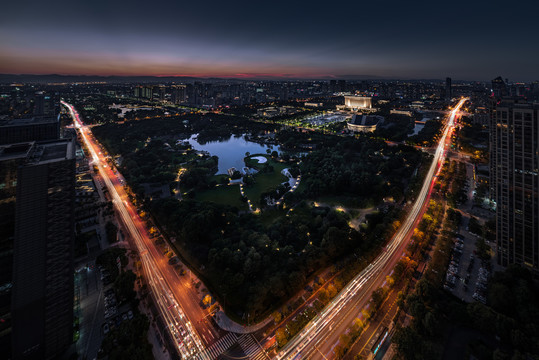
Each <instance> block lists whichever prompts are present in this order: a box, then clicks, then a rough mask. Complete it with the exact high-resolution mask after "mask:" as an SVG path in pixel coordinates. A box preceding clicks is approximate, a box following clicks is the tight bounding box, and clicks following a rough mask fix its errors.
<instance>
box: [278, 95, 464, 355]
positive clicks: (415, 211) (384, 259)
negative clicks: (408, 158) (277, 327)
mask: <svg viewBox="0 0 539 360" xmlns="http://www.w3.org/2000/svg"><path fill="white" fill-rule="evenodd" d="M467 100H468V99H466V98H463V99H461V100H460V101H459V102H458V104H457V106H455V108H454V109H453V110H452V111H451V113H450V115H449V119H448V121H447V124H446V125H445V128H444V130H443V136H442V137H441V138H440V141H439V142H438V146H437V148H436V152H435V154H434V158H433V160H432V163H431V166H430V168H429V171H428V173H427V175H426V177H425V181H424V183H423V186H422V188H421V191H420V192H419V195H418V197H417V199H416V201H415V203H414V205H413V207H412V209H411V210H410V213H409V214H408V216H407V217H406V220H405V221H404V223H403V224H402V225H401V227H400V228H399V229H398V230H397V232H396V233H395V235H394V236H393V238H392V239H391V241H390V244H389V245H388V246H387V247H386V249H387V251H385V252H383V253H382V254H380V255H379V256H378V257H377V258H376V259H375V260H374V261H373V262H372V263H371V264H369V266H367V267H366V268H365V269H364V270H363V271H361V272H360V273H359V274H358V275H357V276H356V277H355V278H354V279H353V280H352V281H350V282H349V283H348V284H347V285H346V287H345V288H344V289H342V290H341V292H340V293H339V294H338V295H337V296H336V297H335V298H334V299H333V300H332V301H331V302H330V303H329V304H328V305H327V306H326V307H325V308H324V309H323V310H322V312H321V313H320V314H318V315H317V316H316V317H315V318H314V319H313V320H311V321H310V322H309V323H308V324H307V325H306V326H305V328H304V329H303V330H302V331H301V332H300V333H299V334H298V335H296V336H295V337H294V338H293V339H292V340H291V341H290V342H289V343H288V344H287V345H286V346H285V347H284V348H283V349H282V350H281V351H280V352H279V353H278V354H277V359H301V358H303V357H305V358H307V357H309V353H310V352H311V351H312V350H313V349H315V348H316V347H317V346H318V344H319V343H320V342H322V341H323V340H325V338H326V337H327V336H329V335H330V334H331V332H332V329H333V325H334V319H335V317H336V316H337V315H338V314H340V313H341V312H342V311H343V309H344V312H345V313H346V315H348V314H349V313H350V312H351V310H352V309H351V308H350V309H348V310H346V309H345V307H347V306H348V305H356V303H357V302H359V301H358V300H357V299H355V295H357V294H358V293H359V291H360V290H362V288H363V287H364V286H365V284H367V283H368V282H369V280H372V281H375V280H376V279H378V278H379V276H383V277H385V274H384V273H383V271H382V270H383V268H384V266H385V265H387V264H388V263H389V262H390V261H391V260H392V259H395V258H400V257H401V254H400V251H399V252H397V249H400V246H401V245H402V244H403V241H404V240H405V239H406V238H407V236H408V235H409V234H410V232H411V231H413V230H414V228H415V224H416V222H418V221H419V217H420V215H421V212H422V211H421V210H422V209H423V207H424V206H425V205H426V203H427V202H428V200H429V198H430V194H431V191H432V188H433V187H434V184H435V182H436V176H437V175H438V174H439V173H440V170H441V168H442V166H443V163H444V161H445V157H446V152H447V151H446V147H447V140H448V139H450V138H451V134H452V132H453V129H454V126H455V118H456V116H457V114H458V111H459V109H460V108H461V107H462V105H463V104H464V103H465V102H466V101H467ZM375 275H378V277H377V276H375ZM342 321H344V319H342V320H341V321H340V322H339V323H341V322H342Z"/></svg>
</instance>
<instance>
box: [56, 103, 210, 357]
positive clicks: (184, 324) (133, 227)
mask: <svg viewBox="0 0 539 360" xmlns="http://www.w3.org/2000/svg"><path fill="white" fill-rule="evenodd" d="M61 103H62V105H64V106H65V107H66V108H67V109H68V110H69V112H70V114H71V117H72V118H73V121H74V122H75V128H76V129H77V130H78V131H79V133H80V135H81V137H82V139H83V140H84V143H85V144H86V147H87V148H88V151H89V152H90V155H91V157H92V160H93V164H94V165H96V166H97V168H98V170H99V173H100V175H101V177H102V179H103V180H104V182H105V185H106V187H107V189H108V191H109V193H110V195H111V197H112V201H113V204H114V206H115V207H116V210H117V211H118V213H119V215H120V217H121V219H122V221H123V223H124V225H125V227H126V228H127V229H128V230H129V233H130V235H131V237H132V239H133V240H134V242H135V245H136V247H137V250H138V253H139V255H140V261H141V264H142V267H143V269H144V273H145V274H146V276H147V280H148V283H149V285H150V289H151V291H152V293H153V296H154V299H155V302H156V305H157V307H158V310H159V312H160V314H161V316H162V317H163V320H164V322H165V323H166V324H167V330H168V331H169V333H170V336H171V339H172V340H173V342H174V346H175V347H176V349H177V351H178V353H179V354H181V356H182V358H185V359H206V358H207V357H206V356H205V355H203V354H204V346H203V344H202V341H201V339H200V337H199V336H198V334H197V332H196V330H195V329H194V327H193V325H192V323H191V321H189V319H188V318H187V316H186V315H185V314H184V312H183V310H182V308H181V306H180V305H179V303H178V301H177V300H176V298H175V297H174V295H173V293H172V291H171V287H170V284H168V282H167V280H165V277H164V276H163V274H162V273H161V270H160V268H159V266H157V264H156V260H155V259H154V258H153V257H152V255H151V252H150V251H149V249H148V248H147V246H146V244H145V242H144V238H143V237H144V236H146V237H147V235H146V234H145V230H144V227H143V223H142V221H141V220H140V218H139V217H138V214H137V212H136V211H135V209H134V208H133V206H132V205H131V203H130V202H129V201H128V197H127V195H126V194H125V192H123V193H122V195H123V199H122V196H120V194H119V193H118V191H123V187H122V186H118V188H120V190H118V189H117V187H116V186H114V184H113V182H112V180H111V179H110V177H111V176H112V177H116V175H115V174H114V173H113V172H112V171H110V170H109V172H110V173H111V174H108V173H107V170H105V169H106V168H107V165H106V160H105V159H103V157H101V156H99V155H98V151H96V149H95V148H96V147H97V144H95V143H94V142H93V141H92V140H91V139H90V138H89V134H90V130H89V129H88V127H87V126H85V125H84V124H83V123H82V121H81V120H80V118H79V114H78V113H77V111H76V110H75V109H74V107H73V106H72V105H70V104H68V103H66V102H64V101H61ZM137 225H138V226H137Z"/></svg>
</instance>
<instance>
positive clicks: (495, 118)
mask: <svg viewBox="0 0 539 360" xmlns="http://www.w3.org/2000/svg"><path fill="white" fill-rule="evenodd" d="M490 132H491V133H490V142H491V143H490V147H491V148H490V152H491V153H490V161H491V177H490V178H491V189H492V191H493V198H494V200H495V201H496V204H497V208H496V241H497V252H498V254H497V255H498V262H499V263H500V264H501V265H503V266H507V265H510V264H515V263H516V264H522V265H524V266H527V267H529V268H530V269H531V270H532V271H533V272H534V273H535V274H536V275H539V104H537V103H535V104H532V103H527V102H518V101H517V100H502V101H500V102H498V103H497V104H496V105H495V106H494V109H493V112H492V122H491V128H490Z"/></svg>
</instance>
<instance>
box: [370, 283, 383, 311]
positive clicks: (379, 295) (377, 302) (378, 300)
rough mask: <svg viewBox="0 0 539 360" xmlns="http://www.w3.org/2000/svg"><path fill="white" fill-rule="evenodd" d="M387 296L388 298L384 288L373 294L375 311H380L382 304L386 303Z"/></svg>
mask: <svg viewBox="0 0 539 360" xmlns="http://www.w3.org/2000/svg"><path fill="white" fill-rule="evenodd" d="M385 296H386V292H385V289H384V288H383V287H381V288H378V289H376V290H374V291H373V292H372V297H371V299H372V304H373V308H374V309H378V308H379V307H380V306H381V305H382V302H383V301H384V299H385Z"/></svg>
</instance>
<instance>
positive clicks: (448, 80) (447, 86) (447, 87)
mask: <svg viewBox="0 0 539 360" xmlns="http://www.w3.org/2000/svg"><path fill="white" fill-rule="evenodd" d="M445 98H446V100H451V99H452V98H453V93H452V90H451V78H450V77H448V78H445Z"/></svg>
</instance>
